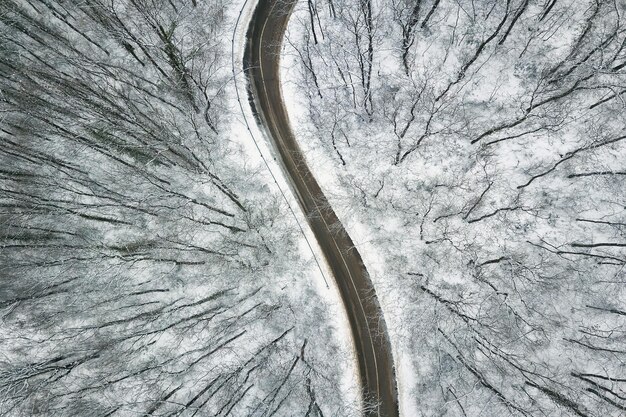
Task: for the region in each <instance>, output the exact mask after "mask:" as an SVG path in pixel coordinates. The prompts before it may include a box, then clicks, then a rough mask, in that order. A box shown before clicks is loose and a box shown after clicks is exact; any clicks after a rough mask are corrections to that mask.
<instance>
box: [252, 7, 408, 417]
mask: <svg viewBox="0 0 626 417" xmlns="http://www.w3.org/2000/svg"><path fill="white" fill-rule="evenodd" d="M296 2H297V0H258V4H257V7H256V10H255V12H254V15H253V17H252V19H251V21H250V26H249V27H248V32H247V43H246V49H245V53H244V61H243V64H244V70H245V72H246V75H247V78H248V88H249V90H248V94H249V99H250V103H251V106H252V109H253V111H254V114H255V117H256V118H257V123H259V125H260V127H261V128H262V129H265V131H266V132H267V133H268V136H269V137H270V138H271V140H272V142H273V143H272V145H273V147H274V150H275V152H276V153H277V156H278V157H279V158H280V162H281V165H282V168H283V171H284V173H285V174H286V176H287V178H288V179H289V182H290V186H291V188H292V190H293V191H294V193H295V195H296V196H297V199H298V202H299V204H300V206H301V208H302V210H304V213H305V214H306V217H307V221H308V222H309V224H310V226H311V228H312V230H313V233H314V234H315V237H316V239H317V241H318V243H319V245H320V247H321V249H322V252H323V253H324V256H325V258H326V260H327V262H328V264H329V266H330V269H331V270H332V273H333V275H334V279H335V281H336V282H337V286H338V287H339V291H340V295H341V298H342V301H343V304H344V307H345V309H346V312H347V315H348V319H349V322H350V327H351V331H352V337H353V341H354V346H355V349H356V352H357V356H358V364H359V366H358V368H359V375H360V380H361V387H362V395H363V404H364V409H363V415H365V416H367V417H370V416H377V417H396V416H399V412H398V396H397V388H396V379H395V370H394V366H393V359H392V355H391V346H390V344H389V338H388V335H387V329H386V326H385V322H384V319H383V316H382V311H381V309H380V305H379V303H378V298H377V297H376V292H375V291H374V287H373V285H372V282H371V280H370V277H369V275H368V273H367V270H366V269H365V266H364V265H363V260H362V259H361V255H359V253H358V251H357V250H356V249H355V247H354V244H353V243H352V240H351V239H350V236H348V234H347V232H346V231H345V229H344V227H343V225H342V224H341V222H340V221H339V219H338V218H337V216H336V215H335V212H334V211H333V209H332V208H331V207H330V204H329V203H328V200H327V199H326V197H325V196H324V194H323V193H322V190H321V188H320V186H319V185H318V183H317V181H316V180H315V178H314V176H313V175H312V173H311V171H310V170H309V168H308V166H307V164H306V161H305V158H304V155H303V154H302V151H301V150H300V147H299V146H298V143H297V141H296V139H295V137H294V134H293V132H292V130H291V127H290V125H289V117H288V114H287V110H286V109H285V105H284V102H283V97H282V92H281V88H280V78H279V75H280V70H279V60H280V52H281V48H282V40H283V36H284V33H285V30H286V27H287V23H288V22H289V16H290V14H291V12H292V10H293V8H294V6H295V4H296Z"/></svg>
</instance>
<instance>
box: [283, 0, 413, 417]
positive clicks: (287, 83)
mask: <svg viewBox="0 0 626 417" xmlns="http://www.w3.org/2000/svg"><path fill="white" fill-rule="evenodd" d="M298 7H304V4H302V3H299V4H298V5H296V8H298ZM295 16H296V15H295V13H294V15H292V19H293V18H294V17H295ZM300 27H301V26H297V25H294V24H291V22H290V25H289V26H288V28H287V34H286V41H285V44H284V46H283V52H282V55H281V61H280V68H281V83H282V90H283V98H284V101H285V107H286V108H287V109H289V118H290V121H291V125H292V129H293V130H294V133H295V135H296V138H297V139H298V142H299V145H300V147H301V148H302V151H303V152H304V155H305V157H306V159H307V163H308V165H309V167H310V169H311V171H312V172H313V174H314V175H315V178H316V179H317V181H318V183H319V184H320V187H322V190H323V191H324V194H325V195H326V198H327V199H328V200H329V202H330V204H331V206H332V207H333V209H334V211H335V213H336V214H337V217H338V218H339V220H340V221H341V222H342V224H343V226H344V227H345V229H346V230H347V232H348V234H349V235H350V237H351V238H352V241H353V242H354V244H355V245H356V246H357V248H358V250H359V253H360V254H361V257H362V258H363V262H364V263H365V266H366V268H367V270H368V272H369V274H370V277H371V279H372V282H373V283H374V286H375V288H376V294H377V296H378V298H379V302H380V304H381V308H382V309H383V315H384V317H385V322H386V325H387V329H388V332H389V337H390V340H391V344H392V348H393V350H394V352H393V358H394V365H395V368H396V378H397V383H398V395H399V403H400V404H399V407H400V413H401V415H406V416H412V415H418V413H417V408H416V404H415V403H414V402H411V401H407V400H408V399H409V398H410V397H411V391H410V390H411V387H412V386H413V385H414V384H415V381H416V373H415V369H414V368H413V360H412V358H411V355H412V352H410V351H409V350H408V349H407V348H406V347H403V346H402V345H401V344H400V343H398V339H399V334H398V333H397V331H398V330H399V327H398V326H397V324H396V323H394V320H395V319H398V320H399V319H400V318H401V317H402V316H403V314H402V310H403V308H404V307H403V303H402V302H400V303H399V302H398V300H402V297H401V295H400V294H398V293H397V291H395V290H394V289H393V287H394V286H393V285H389V284H388V282H387V281H388V280H387V278H388V277H387V276H386V265H385V259H384V257H383V256H382V254H381V253H380V252H379V250H378V248H377V245H376V244H375V243H376V242H373V241H372V239H373V238H374V236H377V235H379V234H377V233H375V232H373V231H372V229H371V227H372V226H371V225H369V224H367V223H364V222H363V221H362V220H361V219H362V217H360V216H359V213H355V212H354V209H357V208H358V206H357V205H347V204H345V201H346V199H347V198H348V196H347V194H346V190H345V188H344V187H343V186H342V185H341V184H340V183H339V181H338V179H339V173H338V171H337V164H336V163H335V162H334V161H332V160H331V159H330V157H329V156H328V154H327V153H326V152H324V151H323V150H322V149H320V148H319V147H318V146H316V143H317V142H316V141H309V140H306V137H305V136H303V133H304V132H305V131H306V132H312V131H315V129H314V127H313V126H310V122H309V117H308V114H307V108H306V105H305V98H304V97H303V91H302V89H301V88H299V87H298V85H297V83H295V82H293V81H292V80H297V79H299V77H300V75H298V74H297V71H298V66H299V63H298V60H299V57H298V55H297V54H295V53H294V52H293V50H292V48H291V47H290V45H289V39H290V38H293V39H299V38H300V33H298V30H299V28H300ZM382 61H383V62H384V60H382ZM372 169H376V167H372ZM387 220H388V221H385V222H383V223H384V227H385V228H386V229H387V230H386V231H387V233H389V234H391V233H393V231H394V230H395V229H399V228H400V227H401V225H400V224H398V223H397V222H395V221H394V220H393V219H387ZM405 346H406V345H405Z"/></svg>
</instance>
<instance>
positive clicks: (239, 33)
mask: <svg viewBox="0 0 626 417" xmlns="http://www.w3.org/2000/svg"><path fill="white" fill-rule="evenodd" d="M255 7H256V2H255V1H253V0H245V1H243V2H239V3H238V5H237V6H233V7H231V8H230V9H229V10H230V11H231V13H233V16H232V17H231V19H232V20H233V21H236V22H237V24H236V27H235V29H234V31H233V38H232V47H233V49H232V55H233V71H234V78H235V88H236V91H235V92H234V94H235V95H236V96H237V98H238V101H239V105H240V107H238V108H237V109H235V111H234V116H235V117H233V118H232V123H231V127H230V129H231V131H232V133H233V137H234V138H235V140H237V141H238V142H239V143H240V145H241V147H242V148H243V149H245V154H246V155H247V157H248V158H249V159H250V162H251V163H252V164H255V165H258V166H260V167H261V168H262V169H261V171H260V173H261V174H262V175H264V177H265V178H264V179H265V180H266V182H267V183H268V184H272V183H273V185H272V186H274V187H276V188H277V189H278V190H279V191H280V193H281V194H282V195H283V196H284V198H285V202H286V204H287V205H288V206H289V207H288V211H287V212H288V213H289V214H290V215H289V216H288V217H286V219H293V221H294V222H295V223H297V227H298V228H299V229H300V230H301V231H302V239H300V241H299V249H300V253H301V256H302V258H303V259H304V260H306V265H310V268H309V270H308V271H307V272H308V274H309V276H310V281H311V282H312V283H313V288H314V289H315V291H316V293H317V294H318V295H319V297H320V298H321V299H322V300H323V302H324V304H325V305H324V307H326V308H328V310H329V314H328V317H329V318H331V320H332V321H331V323H329V325H330V327H331V328H332V329H333V332H334V333H335V337H336V339H337V341H338V342H339V344H340V345H341V346H342V348H343V349H342V352H340V353H339V355H338V356H337V359H340V360H341V362H340V363H337V364H336V365H337V366H340V367H341V368H343V370H344V372H343V386H342V387H341V388H340V389H341V391H342V392H343V393H344V394H343V398H344V404H360V403H361V395H360V394H361V393H360V388H359V379H358V377H357V375H358V369H357V366H358V365H357V359H356V351H355V350H354V344H353V343H352V335H351V332H350V325H349V323H348V317H347V315H346V311H345V309H344V307H343V303H342V301H341V298H340V296H339V289H338V288H337V285H336V283H335V281H334V279H333V278H332V272H331V270H330V268H329V266H328V264H327V262H326V260H325V258H324V255H323V253H322V251H321V248H320V247H319V245H318V243H317V240H316V239H315V236H314V234H313V232H312V230H311V229H310V227H309V226H308V223H307V220H306V218H305V216H304V213H303V212H302V210H301V209H300V206H299V205H298V202H297V200H296V198H295V196H294V194H293V192H292V190H291V187H290V185H289V183H288V182H287V178H286V176H285V173H284V172H283V170H282V168H281V166H280V164H279V163H278V161H277V160H276V158H275V156H274V155H275V154H276V152H275V150H274V149H273V146H272V144H271V141H270V138H268V136H267V134H266V132H265V131H262V130H261V129H259V126H258V125H257V123H256V121H255V118H254V115H253V113H252V109H251V107H250V105H249V102H248V96H247V90H246V87H247V79H246V77H245V74H244V72H243V71H241V70H240V69H241V68H243V54H244V48H245V45H246V32H247V30H248V24H249V22H250V19H251V18H252V15H253V13H254V9H255ZM235 15H236V16H235ZM287 96H290V95H289V94H288V95H287ZM286 104H287V107H288V108H290V109H291V107H290V105H289V102H287V101H286ZM290 114H291V113H290ZM289 290H291V291H301V289H300V288H290V289H289ZM343 359H345V360H343Z"/></svg>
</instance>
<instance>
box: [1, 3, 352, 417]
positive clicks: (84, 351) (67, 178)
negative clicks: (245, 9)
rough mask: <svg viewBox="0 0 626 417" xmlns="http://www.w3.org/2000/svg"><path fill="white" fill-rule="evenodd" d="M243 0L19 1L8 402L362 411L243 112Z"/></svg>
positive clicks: (5, 54) (8, 66) (168, 409)
mask: <svg viewBox="0 0 626 417" xmlns="http://www.w3.org/2000/svg"><path fill="white" fill-rule="evenodd" d="M240 7H241V4H237V3H234V4H231V3H230V2H226V1H222V0H215V1H195V0H194V1H188V0H163V1H161V0H154V1H153V0H127V1H126V0H125V1H118V0H115V1H111V0H90V1H84V2H75V1H73V0H26V1H24V0H3V1H2V2H0V143H1V145H0V225H1V226H0V415H2V416H100V417H104V416H138V415H142V416H148V415H150V416H174V415H176V416H208V415H210V416H252V415H254V416H293V415H302V416H305V415H306V416H321V415H324V416H333V415H347V416H350V415H355V414H354V413H355V411H354V410H356V408H355V407H356V406H355V405H354V404H352V403H350V401H349V397H346V395H345V394H342V392H341V390H339V389H338V387H340V386H341V385H342V379H343V378H344V375H343V374H344V373H345V369H344V368H345V367H346V366H347V365H345V366H344V365H342V363H347V362H349V360H347V359H345V357H349V355H350V354H351V353H350V351H349V344H348V343H349V341H348V343H344V342H342V341H340V340H338V339H337V337H336V336H335V330H334V328H333V326H334V325H333V324H332V323H333V322H332V321H331V320H330V319H329V317H328V316H329V315H330V314H331V312H330V311H331V310H329V309H328V306H327V302H326V301H325V300H324V299H322V298H321V297H320V295H319V294H318V293H317V292H316V290H315V287H314V285H313V284H312V283H311V276H312V272H311V271H312V270H313V267H312V266H311V260H310V259H307V258H305V257H302V256H301V254H300V253H299V250H298V249H297V248H298V245H299V241H300V240H301V236H300V235H299V231H298V230H297V228H296V226H295V224H294V223H293V221H289V217H288V216H285V213H287V209H286V207H285V203H284V202H283V200H282V199H281V198H280V196H279V194H278V191H277V190H275V189H274V188H272V186H271V183H270V182H269V181H268V179H267V175H266V174H264V173H263V172H262V169H263V167H262V166H261V165H259V163H258V162H256V160H255V159H254V158H252V157H250V156H247V155H246V154H245V153H244V151H243V147H242V145H241V140H243V139H246V140H247V138H243V137H239V133H238V132H239V131H240V129H239V130H237V129H235V128H234V127H233V120H235V119H236V118H237V112H236V109H237V107H236V102H235V101H234V98H233V97H234V92H233V91H234V90H233V88H234V87H233V72H232V68H231V38H232V36H233V33H232V32H233V25H234V18H235V17H236V14H237V13H238V12H239V8H240ZM334 362H338V364H335V365H334V366H330V365H329V364H330V363H334Z"/></svg>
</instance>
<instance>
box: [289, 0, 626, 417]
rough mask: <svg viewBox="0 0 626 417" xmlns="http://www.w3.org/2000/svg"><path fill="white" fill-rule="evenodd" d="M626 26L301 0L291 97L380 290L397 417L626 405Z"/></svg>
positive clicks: (441, 2)
mask: <svg viewBox="0 0 626 417" xmlns="http://www.w3.org/2000/svg"><path fill="white" fill-rule="evenodd" d="M625 15H626V3H625V2H623V1H621V0H615V1H612V0H607V1H604V0H587V1H572V0H570V1H568V0H492V1H490V0H484V1H477V0H390V1H382V0H380V1H377V0H342V1H339V0H327V1H313V0H310V1H308V2H301V4H300V5H299V7H298V8H297V10H296V12H295V14H294V16H293V17H292V19H291V21H290V26H289V30H288V33H287V46H286V48H285V52H284V60H285V62H284V63H283V70H282V71H283V83H284V84H285V86H286V88H287V91H288V92H287V93H286V96H287V97H288V99H287V101H288V102H289V103H291V104H289V105H290V107H294V106H296V105H298V106H300V107H301V108H302V110H301V111H300V112H298V113H297V115H296V116H295V118H296V119H297V121H295V122H294V125H295V126H296V127H295V129H296V130H297V135H298V136H299V137H301V138H302V142H303V143H306V144H307V145H304V146H305V148H306V150H305V154H307V155H308V156H309V159H308V162H309V164H311V165H312V167H313V168H312V170H313V171H314V172H315V171H316V169H317V172H320V173H321V172H324V173H325V174H324V175H323V177H321V178H324V180H322V181H321V182H322V186H323V187H325V190H326V193H327V194H328V195H329V196H330V200H331V204H332V205H333V207H334V208H335V210H336V211H337V213H338V215H339V218H340V220H341V221H342V223H344V225H345V226H346V228H347V229H348V231H349V232H350V233H351V234H352V235H353V238H354V239H355V244H356V245H357V247H359V249H360V250H361V251H362V253H364V255H363V256H364V259H365V261H366V264H367V263H368V260H369V262H370V263H369V265H368V268H369V269H370V271H371V272H372V275H373V280H374V284H375V286H376V288H377V291H378V292H379V293H381V294H382V300H381V304H382V306H383V311H384V313H385V316H386V321H387V323H388V324H389V327H390V332H391V335H390V337H391V341H392V343H393V344H394V345H395V354H396V359H395V360H396V367H397V368H399V369H400V371H401V373H402V369H403V368H404V371H403V372H404V373H405V374H406V375H407V378H406V380H405V381H404V383H403V381H402V380H400V381H399V384H400V386H401V392H400V401H401V411H404V415H411V416H509V415H511V416H581V417H591V416H598V417H600V416H615V417H617V416H623V415H624V413H625V412H626V379H625V378H624V376H625V375H626V364H625V360H626V286H625V284H626V273H625V270H624V267H625V265H626V181H625V180H626V165H624V161H625V160H626V123H625V122H624V121H625V120H626V104H625V103H626V102H625V101H624V99H625V96H624V93H626V72H625V67H626V24H625V21H624V18H625ZM316 167H317V168H316ZM401 414H402V413H401Z"/></svg>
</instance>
